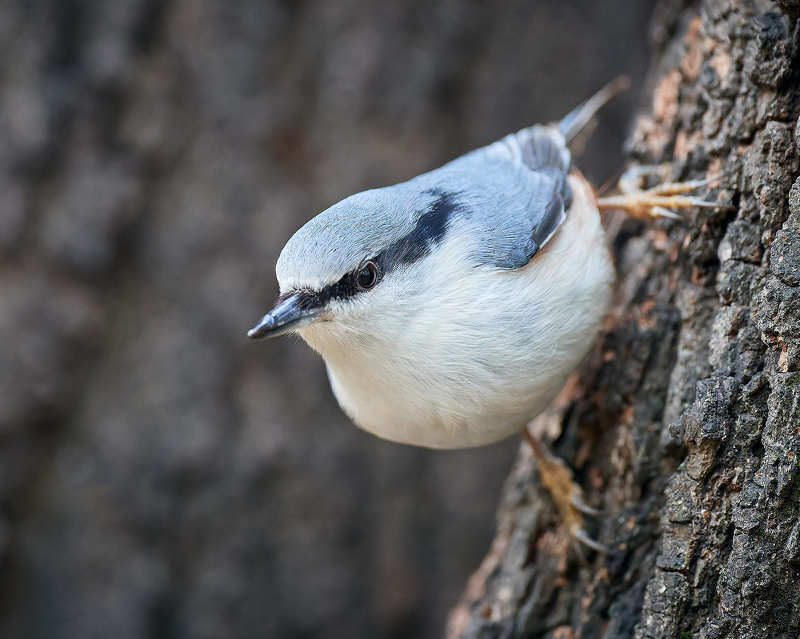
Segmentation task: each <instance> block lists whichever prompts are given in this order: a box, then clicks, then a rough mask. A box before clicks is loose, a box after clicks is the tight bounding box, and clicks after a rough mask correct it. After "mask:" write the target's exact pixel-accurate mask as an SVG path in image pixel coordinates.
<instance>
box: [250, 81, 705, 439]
mask: <svg viewBox="0 0 800 639" xmlns="http://www.w3.org/2000/svg"><path fill="white" fill-rule="evenodd" d="M619 88H620V87H619V83H616V84H614V83H612V85H609V86H608V87H606V88H605V89H603V90H601V91H600V92H599V93H598V94H597V95H595V96H594V97H593V98H591V99H590V100H589V101H588V102H586V103H584V104H583V105H581V106H580V107H578V108H577V109H575V110H574V111H573V112H572V113H570V114H569V115H568V116H567V117H565V118H564V119H563V120H561V122H559V123H558V124H554V125H546V126H543V125H535V126H532V127H529V128H526V129H522V130H521V131H518V132H517V133H513V134H511V135H508V136H506V137H504V138H503V139H501V140H499V141H497V142H495V143H493V144H490V145H489V146H486V147H483V148H480V149H478V150H476V151H472V152H471V153H467V154H466V155H464V156H462V157H460V158H458V159H456V160H453V161H452V162H450V163H448V164H445V165H444V166H442V167H441V168H438V169H436V170H434V171H431V172H429V173H424V174H422V175H420V176H418V177H415V178H413V179H411V180H409V181H407V182H403V183H401V184H396V185H394V186H389V187H385V188H379V189H373V190H369V191H364V192H362V193H357V194H355V195H352V196H350V197H348V198H346V199H345V200H342V201H341V202H339V203H338V204H335V205H334V206H332V207H330V208H329V209H327V210H326V211H323V212H322V213H320V214H319V215H317V216H316V217H314V218H313V219H311V220H310V221H309V222H308V223H306V224H305V226H303V227H302V228H301V229H300V230H299V231H297V232H296V233H295V234H294V235H293V236H292V238H291V239H290V240H289V241H288V242H287V243H286V246H285V247H284V249H283V251H282V252H281V254H280V257H279V258H278V263H277V266H276V272H277V276H278V282H279V284H280V291H281V294H280V298H279V299H278V302H277V304H276V305H275V307H274V308H273V309H272V310H271V311H270V312H269V313H268V314H267V315H265V316H264V317H263V318H262V319H261V321H260V322H259V323H258V325H256V326H255V327H254V328H253V329H251V330H250V332H249V333H248V335H249V336H250V337H254V338H260V337H273V336H276V335H281V334H284V333H288V332H296V333H298V334H299V335H300V336H301V337H302V338H303V339H304V340H305V341H306V342H308V344H309V345H310V346H311V347H312V348H313V349H314V350H316V351H318V352H319V353H320V354H321V355H322V357H323V358H324V360H325V363H326V365H327V369H328V376H329V378H330V382H331V387H332V388H333V392H334V394H335V395H336V398H337V399H338V401H339V404H340V405H341V407H342V409H343V410H344V411H345V413H347V414H348V415H349V416H350V417H351V418H352V420H353V421H354V422H355V423H356V424H357V425H358V426H360V427H361V428H363V429H365V430H367V431H370V432H372V433H374V434H376V435H378V436H380V437H383V438H385V439H389V440H392V441H396V442H403V443H406V444H414V445H418V446H427V447H431V448H465V447H470V446H480V445H483V444H489V443H491V442H495V441H497V440H500V439H503V438H504V437H507V436H509V435H511V434H513V433H518V432H520V431H521V430H522V429H523V428H524V427H525V425H526V424H527V423H528V422H529V421H530V420H531V418H532V417H534V416H535V415H536V414H537V413H539V412H540V411H541V410H542V409H543V408H544V407H545V406H546V405H547V404H548V402H550V401H551V399H552V398H553V397H554V396H555V395H556V393H557V392H558V391H559V389H560V388H561V387H562V385H563V384H564V381H565V379H566V378H567V376H568V375H569V374H570V373H571V372H572V371H573V370H574V369H575V367H576V366H577V365H578V363H579V362H580V361H581V359H582V358H583V357H584V355H586V352H587V351H588V349H589V348H590V347H591V345H592V342H593V340H594V339H595V337H596V335H597V333H598V331H599V329H600V326H601V324H602V322H603V319H604V316H605V314H606V312H607V311H608V308H609V303H610V299H611V286H612V282H613V278H614V269H613V266H612V262H611V257H610V255H609V251H608V248H607V246H606V240H605V236H604V232H603V227H602V225H601V223H600V215H599V213H598V208H610V207H612V206H613V208H628V209H629V210H630V211H631V212H633V213H634V214H636V213H638V214H640V215H645V216H650V215H652V216H658V215H665V214H667V213H668V212H667V211H666V210H665V209H666V208H667V207H678V208H679V207H685V206H696V205H701V206H702V205H707V204H708V203H706V202H703V201H701V200H697V199H696V198H689V197H683V196H682V194H683V193H685V192H687V191H688V190H690V189H689V188H688V187H685V186H684V185H681V184H668V185H665V187H666V188H665V189H661V190H653V189H651V190H649V191H643V192H640V193H628V194H627V195H626V196H624V197H621V198H616V200H615V199H613V198H611V199H610V202H609V201H604V200H597V199H596V197H595V194H594V192H593V191H592V189H591V187H590V186H589V184H588V182H587V181H586V180H585V179H583V177H582V176H581V174H580V173H579V172H578V171H577V170H573V169H572V164H571V156H570V152H569V150H568V148H567V144H568V142H569V141H570V140H571V139H572V138H573V137H574V136H575V134H576V133H577V132H578V131H579V130H580V129H581V128H583V126H584V125H585V124H586V123H587V122H588V121H589V120H590V119H591V118H592V116H593V115H594V113H595V112H596V110H597V109H598V108H599V107H600V106H601V105H602V104H604V103H605V102H606V101H607V100H608V99H609V98H610V97H611V96H612V95H613V94H615V93H616V92H617V91H618V90H619ZM688 184H690V185H691V187H692V188H693V187H694V186H697V185H699V184H700V183H688Z"/></svg>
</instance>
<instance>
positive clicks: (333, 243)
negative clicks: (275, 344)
mask: <svg viewBox="0 0 800 639" xmlns="http://www.w3.org/2000/svg"><path fill="white" fill-rule="evenodd" d="M457 209H458V201H457V196H456V195H455V194H452V193H443V192H440V191H436V190H434V189H422V190H420V189H419V188H415V186H414V185H410V184H409V183H404V184H400V185H395V186H392V187H386V188H383V189H374V190H370V191H364V192H362V193H357V194H355V195H353V196H350V197H348V198H347V199H345V200H343V201H341V202H339V203H338V204H335V205H334V206H332V207H330V208H329V209H327V210H326V211H323V212H322V213H320V214H319V215H317V216H316V217H314V218H312V219H311V220H310V221H309V222H307V223H306V224H305V225H304V226H303V227H302V228H300V229H299V230H298V231H297V232H296V233H295V234H294V235H293V236H292V237H291V238H290V239H289V241H288V242H287V243H286V246H285V247H284V248H283V251H282V252H281V254H280V257H279V258H278V262H277V265H276V269H275V270H276V275H277V277H278V283H279V285H280V291H281V292H280V297H279V299H278V301H277V303H276V304H275V306H274V307H273V308H272V310H271V311H269V312H268V313H267V314H266V315H264V317H263V318H262V319H261V320H260V321H259V322H258V324H257V325H256V326H255V327H253V328H252V329H251V330H250V331H249V332H248V336H249V337H252V338H262V337H274V336H277V335H282V334H284V333H288V332H299V333H300V334H301V336H303V337H304V338H305V339H306V340H307V341H309V343H311V345H312V346H314V347H315V348H317V350H320V349H319V348H318V345H317V344H316V343H315V342H319V337H320V334H324V335H325V336H326V337H329V336H331V335H335V336H339V337H343V336H347V335H350V336H354V337H356V339H359V338H360V337H363V336H368V335H369V334H370V330H371V328H372V327H374V326H375V322H376V321H378V323H379V324H384V325H385V324H386V322H385V321H383V320H384V319H385V318H386V317H388V316H390V315H392V314H395V315H397V314H400V313H403V312H405V310H407V308H408V305H409V303H410V300H411V299H413V298H415V297H416V296H417V295H418V294H419V293H420V292H421V291H422V290H424V288H425V285H426V277H425V269H426V262H427V261H428V260H429V259H430V257H431V254H432V252H433V251H434V250H435V249H436V248H437V246H438V245H439V244H441V242H442V241H443V239H444V237H445V234H446V233H447V229H448V226H449V224H450V222H451V219H452V217H453V215H454V213H455V212H456V210H457ZM359 336H360V337H359Z"/></svg>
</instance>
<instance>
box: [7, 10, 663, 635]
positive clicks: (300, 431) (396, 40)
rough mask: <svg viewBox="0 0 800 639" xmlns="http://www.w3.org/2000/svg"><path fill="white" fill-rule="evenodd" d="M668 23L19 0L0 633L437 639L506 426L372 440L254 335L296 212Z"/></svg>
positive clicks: (401, 165) (481, 133) (575, 13)
mask: <svg viewBox="0 0 800 639" xmlns="http://www.w3.org/2000/svg"><path fill="white" fill-rule="evenodd" d="M649 11H650V2H649V1H648V2H644V1H642V0H635V2H632V1H631V0H604V1H603V2H602V3H599V2H597V1H596V0H580V1H578V0H571V1H570V2H566V3H565V2H563V0H546V1H545V0H541V1H538V0H537V2H529V1H528V0H509V1H504V2H502V3H491V2H468V1H464V0H444V1H442V2H439V1H437V2H430V1H429V0H407V1H404V2H399V1H396V0H391V2H376V1H374V0H314V1H311V0H307V1H304V2H299V1H298V2H296V1H285V0H35V1H34V0H2V1H0V52H2V55H0V637H2V638H3V639H6V638H16V637H19V638H24V639H66V638H70V639H72V638H74V639H87V638H89V639H91V638H97V639H108V638H109V637H111V638H113V639H131V638H139V637H148V638H161V639H167V638H169V639H176V638H183V637H192V638H202V637H209V638H213V639H220V638H231V637H241V638H251V637H278V638H281V639H283V638H290V637H298V638H303V639H307V638H308V637H324V638H325V639H335V638H337V637H342V638H346V639H354V638H357V637H365V638H370V639H372V638H374V637H398V638H406V637H414V638H415V639H420V638H424V637H439V636H441V634H442V630H443V628H444V622H445V619H446V616H447V610H449V609H450V608H451V607H452V606H453V605H454V604H455V603H456V601H457V600H458V597H459V595H460V591H461V589H462V585H463V582H464V580H465V579H466V577H467V575H468V574H469V572H470V571H471V570H472V569H473V568H474V566H475V565H476V564H477V562H478V561H479V560H480V557H481V556H482V554H483V553H484V552H485V549H486V546H487V544H488V543H489V541H490V539H491V534H492V526H493V514H494V512H495V509H496V505H497V495H498V493H499V491H500V487H501V485H502V481H503V479H504V478H505V477H506V476H507V474H508V469H509V467H510V465H511V461H512V457H513V454H514V450H515V449H516V446H517V443H516V442H514V441H510V442H506V443H505V444H504V445H501V446H499V447H493V448H485V449H480V450H475V451H465V452H457V453H444V452H437V451H424V450H419V449H413V448H409V447H403V446H397V445H394V444H389V443H385V442H382V441H380V440H377V439H376V438H374V437H371V436H369V435H367V434H365V433H362V432H360V431H358V430H357V429H356V428H354V427H353V426H352V425H351V424H350V423H349V422H348V421H347V420H346V419H345V418H344V417H343V416H342V415H341V413H340V411H339V410H338V408H337V407H336V405H335V402H334V400H333V399H332V397H331V393H330V390H329V388H328V382H327V380H326V378H325V373H324V369H323V367H322V365H321V362H320V361H319V360H318V359H317V358H316V357H314V356H313V354H312V353H311V352H310V351H309V349H308V348H306V347H305V346H304V345H302V344H300V343H298V342H297V341H296V340H291V339H284V340H278V341H273V342H270V343H268V344H254V343H248V342H247V340H246V339H245V337H244V332H245V331H246V329H247V328H249V326H250V325H251V324H252V322H253V321H254V320H255V319H257V318H258V317H259V316H260V315H261V314H262V313H263V312H264V311H265V309H266V307H267V305H268V304H270V303H271V302H272V301H273V300H274V296H275V293H276V291H275V277H274V264H275V259H276V257H277V254H278V251H279V250H280V248H281V247H282V245H283V243H284V242H285V241H286V239H287V238H288V237H289V235H290V234H291V233H292V232H293V231H294V230H295V229H296V228H297V227H298V226H299V225H300V224H302V222H303V221H305V220H306V219H308V218H309V217H310V216H311V215H313V214H315V213H317V212H318V211H320V210H322V209H323V208H325V207H326V206H329V205H330V204H331V203H333V202H335V201H336V200H338V199H340V198H342V197H344V196H346V195H349V194H350V193H353V192H355V191H357V190H360V189H363V188H367V187H373V186H381V185H385V184H389V183H394V182H397V181H400V180H403V179H406V178H408V177H411V176H413V175H415V174H417V173H419V172H421V171H424V170H426V169H430V168H433V167H435V166H437V165H439V164H441V163H443V162H445V161H447V160H450V159H452V158H453V157H455V156H456V155H458V154H459V153H462V152H464V151H467V150H469V149H471V148H474V147H476V146H479V145H480V144H483V143H487V142H489V141H492V140H494V139H496V138H498V137H500V136H502V135H505V134H506V133H508V132H509V131H513V130H516V129H518V128H520V127H522V126H525V125H528V124H530V123H531V122H534V121H537V120H542V119H554V118H557V117H560V116H561V115H563V114H564V113H566V112H567V111H568V110H569V109H570V108H572V107H573V106H574V105H576V104H577V103H578V102H579V101H580V100H582V99H584V98H586V97H587V96H588V94H590V93H591V92H592V91H593V90H595V89H596V88H597V87H598V86H600V85H601V84H602V83H603V82H606V81H607V80H609V79H611V78H612V77H614V76H615V75H617V74H619V73H630V74H632V75H633V76H634V78H637V77H639V78H640V77H641V76H643V75H644V70H645V69H646V64H647V61H646V57H645V56H646V54H645V52H646V48H645V46H644V45H645V36H644V29H645V24H646V19H647V16H648V14H649ZM635 95H636V94H635V93H634V92H631V93H629V94H628V95H625V96H622V97H621V99H620V100H618V101H615V103H614V104H612V105H610V107H609V108H608V109H607V110H606V111H604V112H603V114H602V116H601V119H600V122H599V125H598V128H597V131H596V133H595V137H594V139H593V140H592V141H591V144H592V147H591V148H590V149H589V151H588V152H587V154H586V155H585V156H583V157H582V159H581V165H582V167H584V168H587V167H588V170H589V174H590V175H591V176H592V177H593V178H594V179H595V180H598V181H602V180H604V179H605V178H607V177H608V175H609V173H611V172H612V171H614V170H615V169H616V167H618V166H619V164H620V162H621V157H622V156H621V153H618V150H619V149H620V148H621V146H622V140H623V137H624V133H625V129H626V128H627V127H628V125H629V122H630V113H631V112H632V109H633V103H634V101H635Z"/></svg>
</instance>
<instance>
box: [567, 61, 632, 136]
mask: <svg viewBox="0 0 800 639" xmlns="http://www.w3.org/2000/svg"><path fill="white" fill-rule="evenodd" d="M630 85H631V83H630V80H629V79H628V77H627V76H624V75H621V76H619V77H617V78H615V79H613V80H612V81H611V82H609V83H608V84H607V85H605V86H604V87H603V88H602V89H600V90H599V91H598V92H597V93H595V94H594V95H593V96H592V97H591V98H589V99H588V100H586V102H584V103H583V104H581V105H579V106H578V107H576V108H575V109H573V110H572V111H570V112H569V113H568V114H567V115H566V116H565V117H564V118H563V119H562V120H561V121H560V122H559V123H558V128H559V130H560V131H561V133H562V135H563V136H564V139H565V140H566V141H567V142H571V141H572V140H573V139H574V138H575V136H576V135H578V133H580V132H581V131H582V130H583V128H584V127H585V126H586V125H587V124H589V122H591V120H592V118H593V117H594V116H595V115H596V114H597V112H598V111H599V110H600V109H602V108H603V107H604V106H605V105H606V104H608V103H609V102H610V101H611V100H612V99H614V98H615V97H616V96H618V95H619V94H620V93H622V92H623V91H625V90H627V89H628V88H629V87H630Z"/></svg>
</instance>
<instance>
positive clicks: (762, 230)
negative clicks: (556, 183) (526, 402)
mask: <svg viewBox="0 0 800 639" xmlns="http://www.w3.org/2000/svg"><path fill="white" fill-rule="evenodd" d="M681 5H682V3H681V2H679V1H677V0H667V1H665V2H663V3H662V4H661V6H660V8H659V10H657V12H656V14H655V16H654V25H655V26H656V29H655V30H654V32H653V34H652V37H653V40H654V43H653V44H654V48H655V51H654V65H653V69H652V71H651V75H650V82H649V94H650V95H651V96H652V100H651V103H650V106H649V108H647V109H645V115H643V116H642V117H641V118H640V119H639V120H638V122H637V123H636V126H635V131H634V133H633V136H632V139H631V142H630V148H629V150H630V152H631V155H632V157H633V158H634V159H635V161H636V162H638V163H647V164H652V163H662V162H669V163H671V165H672V167H673V174H674V177H676V178H680V179H691V178H697V177H701V176H703V175H719V174H720V173H723V172H724V177H723V178H722V179H721V180H720V184H719V186H718V187H713V188H712V189H711V191H710V192H709V193H710V195H709V197H716V198H717V201H718V202H720V203H722V204H725V205H730V207H729V208H728V209H719V210H695V211H693V212H691V213H690V214H688V215H687V216H686V218H685V220H684V222H682V223H668V222H659V223H648V224H645V223H641V222H637V221H634V220H620V219H618V218H615V219H614V220H612V221H611V224H610V227H611V228H609V239H610V242H611V243H612V246H613V250H614V254H615V256H616V260H617V266H618V272H619V282H618V286H617V291H616V296H617V297H616V300H615V305H614V310H613V312H612V314H611V316H610V317H609V318H608V322H607V324H606V330H605V332H604V334H603V335H602V337H601V339H600V340H599V341H598V345H597V348H596V349H595V351H594V352H593V354H592V356H591V357H590V358H589V360H588V361H587V363H586V364H585V366H584V367H583V369H582V370H581V371H580V373H579V374H577V375H576V376H574V378H573V379H571V380H570V382H569V383H568V385H567V388H566V389H565V390H564V392H563V393H562V395H561V397H560V398H559V401H557V402H556V406H555V407H554V408H553V409H552V411H551V413H550V414H548V415H544V416H540V417H539V418H538V419H537V420H536V422H535V423H534V428H535V429H537V430H538V431H539V432H540V434H542V435H543V437H544V438H545V439H549V440H550V441H551V443H552V446H553V448H554V449H555V450H556V451H557V452H558V454H559V455H560V456H562V457H563V458H564V459H565V460H566V461H567V462H568V463H569V464H570V465H571V466H572V467H573V469H574V470H575V474H576V478H577V480H578V482H579V483H580V484H581V485H582V486H583V488H584V491H585V493H586V498H587V501H588V503H590V504H592V505H595V506H597V507H598V508H601V509H602V510H603V515H602V516H601V517H599V518H598V519H597V521H596V522H594V523H591V522H590V530H591V531H592V532H593V534H594V536H595V537H596V538H597V539H598V540H599V541H600V542H602V543H603V544H606V545H607V546H608V547H609V548H610V551H609V552H608V554H606V555H602V554H595V553H590V552H586V551H582V554H583V555H584V557H582V556H581V552H576V549H575V545H574V544H570V543H569V541H568V538H567V535H566V533H565V531H564V530H563V528H561V527H560V525H559V522H558V520H557V518H556V516H555V514H554V509H553V507H552V505H551V503H550V501H549V499H548V497H547V495H546V493H544V491H543V489H542V487H541V484H540V482H539V479H538V477H537V476H536V473H535V470H534V467H533V462H532V461H531V457H530V455H529V453H528V450H527V448H526V445H525V444H523V445H522V449H521V450H520V454H519V459H518V461H517V463H516V466H515V468H514V469H513V471H512V473H511V476H510V478H509V479H508V481H507V485H506V488H505V491H504V495H503V498H502V503H501V505H500V510H499V514H498V529H497V536H496V539H495V541H494V543H493V545H492V548H491V550H490V552H489V555H488V556H487V557H486V559H485V560H484V562H483V565H482V566H481V567H480V568H479V569H478V571H477V572H476V573H475V575H474V576H473V577H472V579H471V580H470V582H469V584H468V586H467V589H466V592H465V594H464V596H463V600H462V602H461V604H460V605H459V606H458V607H457V608H456V609H455V610H454V611H453V613H452V615H451V618H450V624H449V631H448V636H449V637H464V638H466V637H471V638H472V637H487V638H488V637H523V636H524V637H528V636H530V637H539V636H543V637H560V638H571V637H642V638H644V637H680V638H683V637H708V638H711V637H715V638H716V637H787V638H788V637H796V636H798V635H800V469H799V468H798V455H800V179H797V174H798V145H800V126H799V125H798V121H797V120H798V112H799V111H800V62H799V61H798V56H797V53H798V48H799V47H800V38H799V37H798V33H799V32H800V27H799V23H798V14H799V13H800V2H797V0H791V1H790V0H783V1H782V2H779V3H773V2H768V1H759V0H752V1H748V0H734V1H731V0H703V1H701V2H696V3H689V4H686V6H681Z"/></svg>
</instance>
